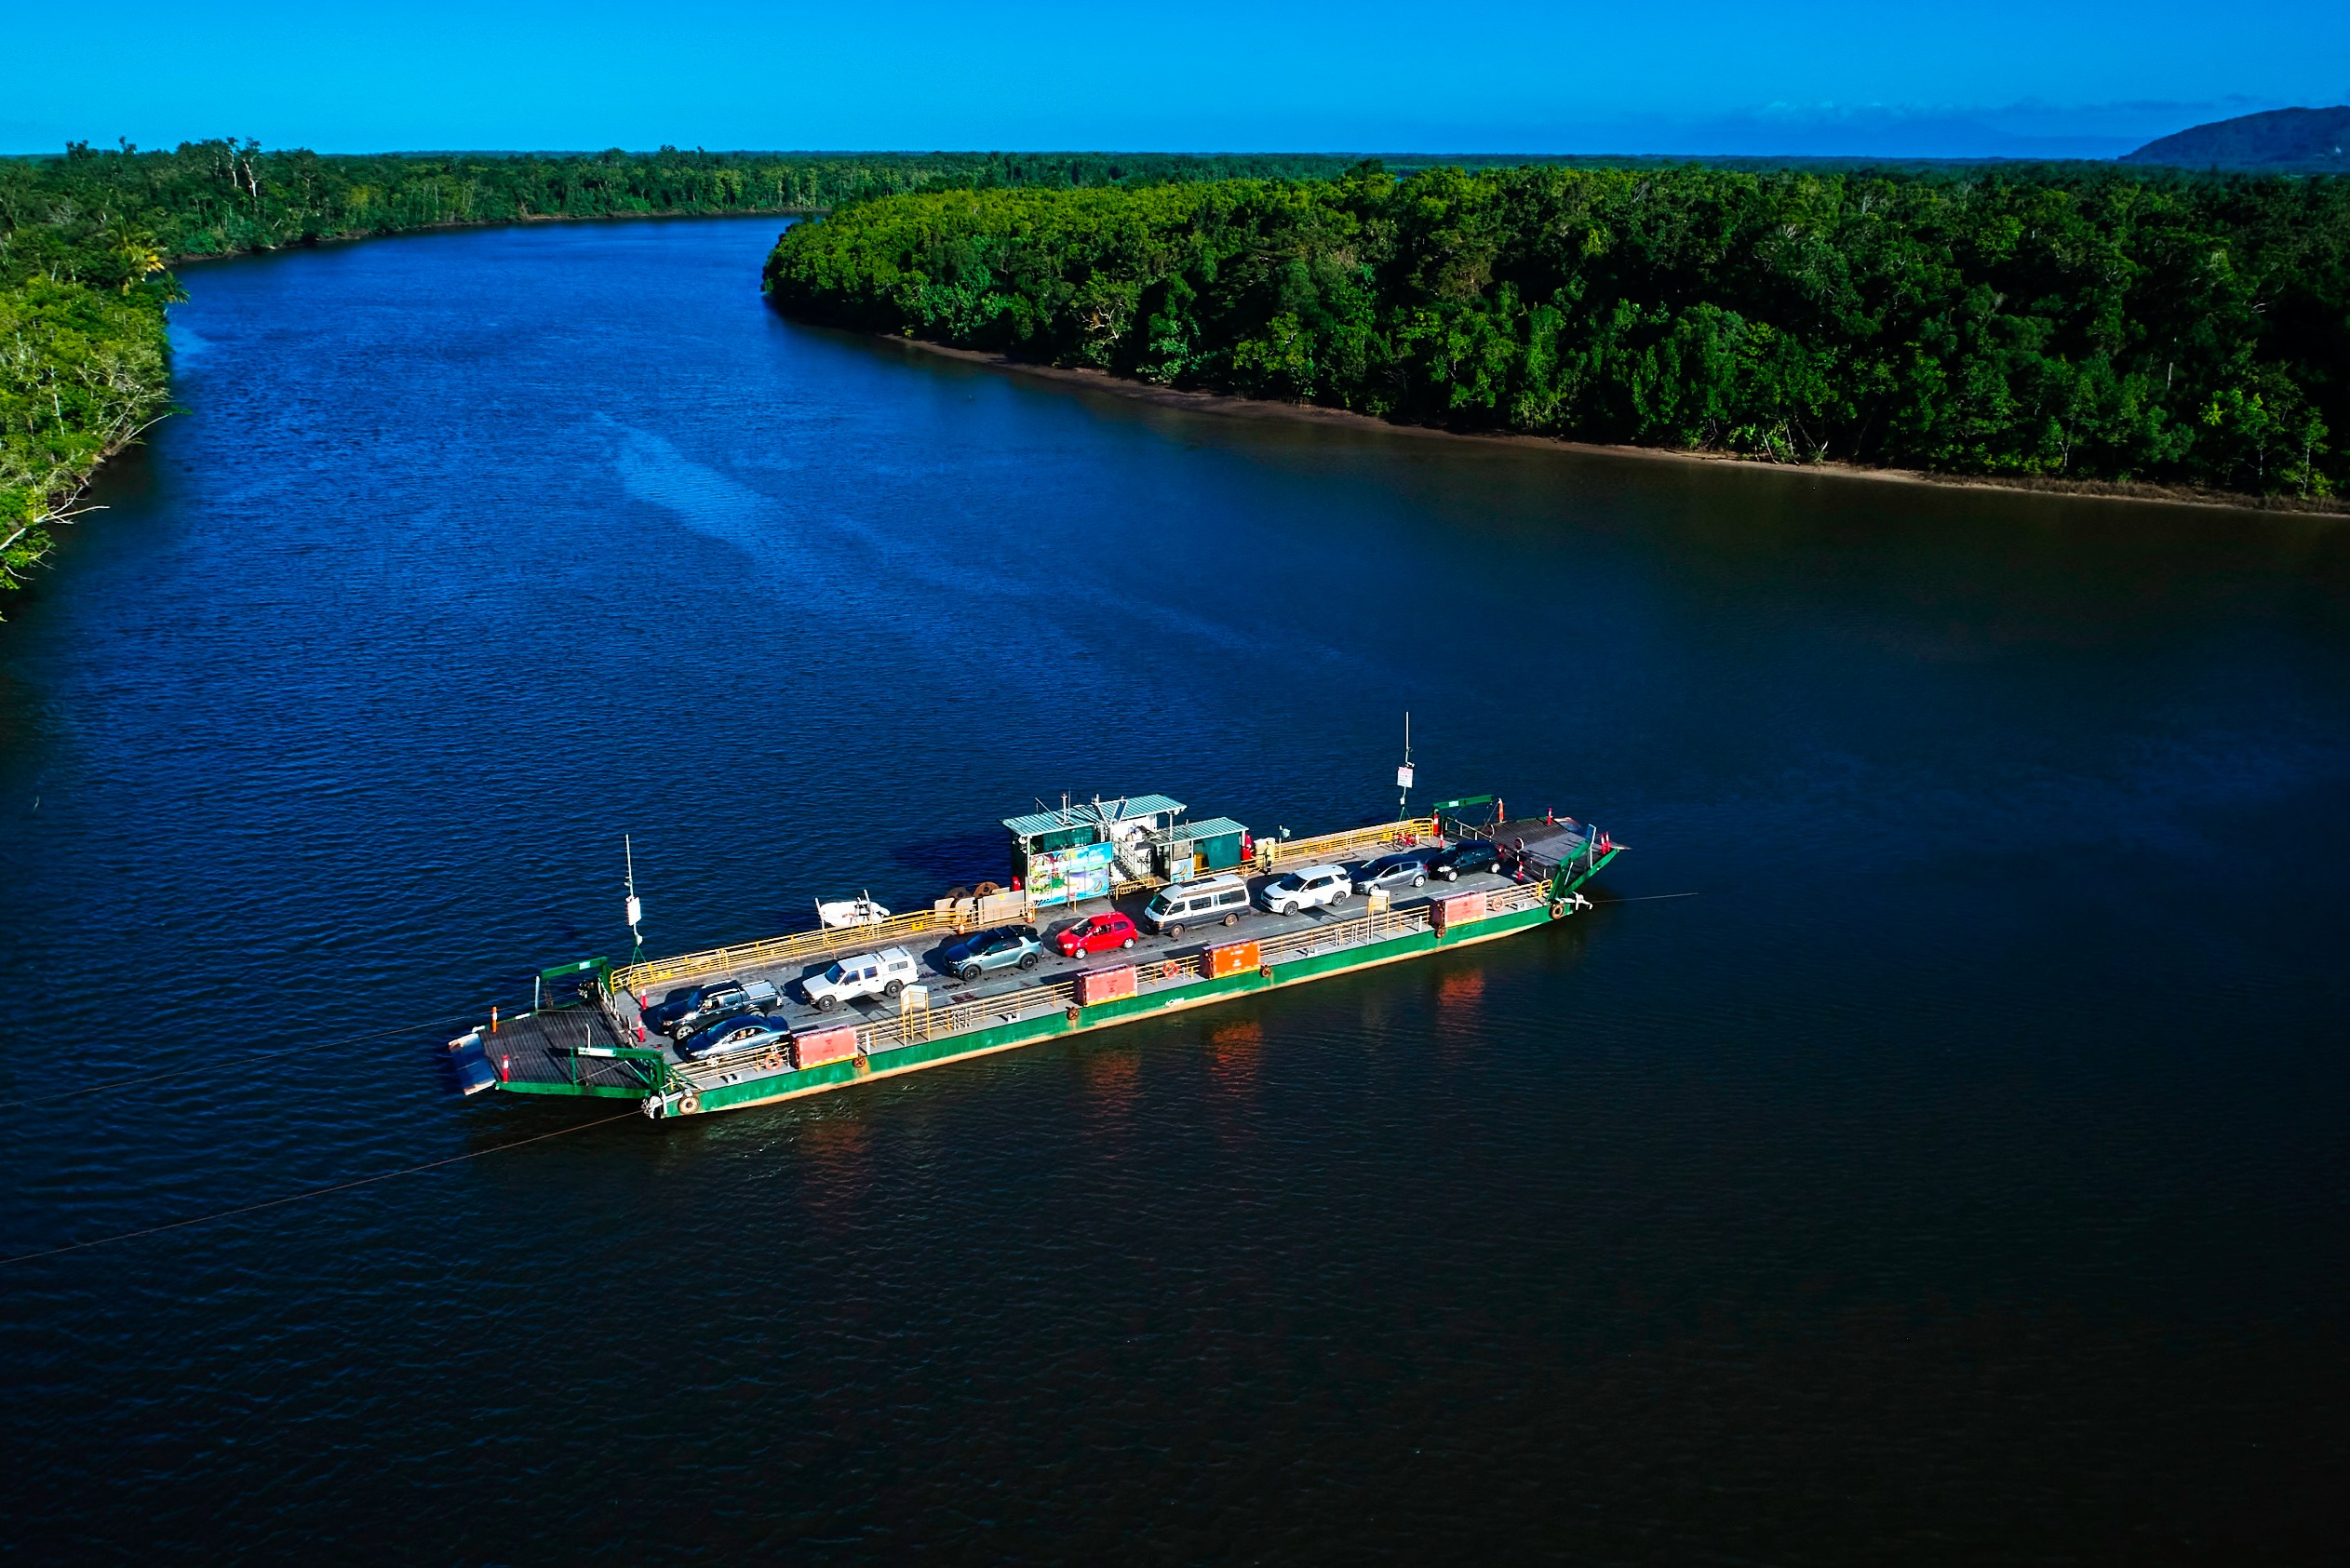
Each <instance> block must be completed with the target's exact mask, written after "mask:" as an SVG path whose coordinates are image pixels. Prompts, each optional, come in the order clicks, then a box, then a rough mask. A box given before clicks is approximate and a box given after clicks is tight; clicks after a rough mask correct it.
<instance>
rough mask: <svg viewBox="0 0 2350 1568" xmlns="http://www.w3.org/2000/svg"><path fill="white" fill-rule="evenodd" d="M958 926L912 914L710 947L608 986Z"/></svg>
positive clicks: (927, 913)
mask: <svg viewBox="0 0 2350 1568" xmlns="http://www.w3.org/2000/svg"><path fill="white" fill-rule="evenodd" d="M958 929H960V926H959V925H958V923H957V922H956V921H955V920H954V919H952V918H945V917H942V916H940V915H939V914H938V913H937V912H936V911H935V910H931V909H918V910H916V911H914V912H913V913H912V914H910V915H893V916H891V917H890V918H888V919H886V920H883V921H881V922H880V923H879V924H878V925H870V926H839V927H831V928H827V929H826V930H823V931H799V932H796V933H794V934H793V935H790V936H776V937H770V938H769V939H768V940H767V941H765V942H749V943H745V944H744V945H742V946H740V947H713V948H711V949H709V950H708V951H707V952H703V953H686V954H681V955H680V956H678V957H677V958H652V959H648V960H647V961H646V962H644V963H641V964H629V965H627V966H625V967H624V968H621V969H616V970H614V971H612V985H613V986H614V987H615V988H616V989H619V990H623V991H636V990H642V989H646V988H649V987H651V986H654V985H669V984H670V983H671V982H673V981H678V980H696V979H699V978H701V977H702V976H704V975H707V974H723V973H727V972H737V971H741V970H745V969H764V968H767V967H769V966H770V965H773V964H787V963H791V962H793V961H794V960H795V959H798V960H805V959H809V958H827V957H829V956H831V955H832V954H834V953H853V952H859V951H862V950H863V949H865V948H867V947H887V946H889V945H891V944H892V943H893V942H896V941H897V940H898V939H899V938H901V937H908V936H917V935H920V933H921V932H923V931H954V930H958Z"/></svg>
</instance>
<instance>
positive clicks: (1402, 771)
mask: <svg viewBox="0 0 2350 1568" xmlns="http://www.w3.org/2000/svg"><path fill="white" fill-rule="evenodd" d="M1395 787H1396V788H1398V789H1409V788H1411V787H1412V765H1411V764H1410V763H1408V762H1406V763H1405V764H1403V767H1401V768H1398V769H1397V770H1396V771H1395Z"/></svg>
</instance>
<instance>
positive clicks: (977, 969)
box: [931, 926, 1044, 980]
mask: <svg viewBox="0 0 2350 1568" xmlns="http://www.w3.org/2000/svg"><path fill="white" fill-rule="evenodd" d="M1043 953H1044V944H1043V943H1041V942H1040V941H1038V940H1037V934H1036V928H1035V927H1034V926H998V927H997V928H996V929H995V930H993V931H974V932H973V933H972V934H971V935H969V936H966V937H962V938H960V939H958V940H957V941H954V942H950V943H948V944H947V945H946V946H944V947H941V948H940V949H939V950H938V951H937V952H935V953H933V954H932V955H931V961H932V962H933V963H934V964H936V965H937V966H938V967H939V968H940V969H941V970H942V971H944V972H947V973H948V974H951V975H953V976H954V977H955V978H956V979H958V980H976V979H978V978H979V977H980V975H981V974H983V973H985V972H987V971H988V970H991V969H1004V968H1008V967H1009V966H1011V965H1013V964H1017V965H1019V966H1020V967H1021V968H1022V969H1034V968H1036V966H1037V960H1038V959H1039V958H1041V957H1042V956H1043Z"/></svg>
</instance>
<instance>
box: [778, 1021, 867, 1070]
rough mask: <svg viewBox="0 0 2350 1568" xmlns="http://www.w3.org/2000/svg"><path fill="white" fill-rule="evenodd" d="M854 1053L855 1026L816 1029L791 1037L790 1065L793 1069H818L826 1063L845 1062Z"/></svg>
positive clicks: (845, 1025)
mask: <svg viewBox="0 0 2350 1568" xmlns="http://www.w3.org/2000/svg"><path fill="white" fill-rule="evenodd" d="M856 1053H857V1026H856V1025H854V1024H836V1025H833V1026H832V1027H831V1028H829V1029H817V1030H814V1031H812V1032H811V1033H808V1034H804V1035H794V1036H793V1037H792V1041H791V1065H793V1066H795V1067H818V1066H822V1065H824V1064H825V1063H826V1062H845V1061H847V1060H848V1059H849V1058H850V1057H852V1056H854V1055H855V1054H856Z"/></svg>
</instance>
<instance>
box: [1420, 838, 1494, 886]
mask: <svg viewBox="0 0 2350 1568" xmlns="http://www.w3.org/2000/svg"><path fill="white" fill-rule="evenodd" d="M1500 869H1501V846H1500V845H1498V844H1495V843H1491V842H1488V841H1487V840H1485V839H1483V838H1471V839H1470V840H1469V841H1468V842H1466V843H1462V844H1455V845H1454V846H1453V847H1452V848H1451V849H1449V850H1439V851H1436V853H1434V854H1433V855H1430V857H1429V861H1428V874H1429V875H1430V876H1431V877H1442V878H1444V880H1445V881H1447V882H1457V881H1459V880H1460V879H1461V878H1463V877H1466V876H1468V875H1469V874H1470V872H1472V871H1498V870H1500Z"/></svg>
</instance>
